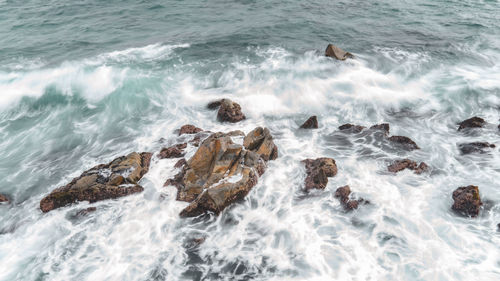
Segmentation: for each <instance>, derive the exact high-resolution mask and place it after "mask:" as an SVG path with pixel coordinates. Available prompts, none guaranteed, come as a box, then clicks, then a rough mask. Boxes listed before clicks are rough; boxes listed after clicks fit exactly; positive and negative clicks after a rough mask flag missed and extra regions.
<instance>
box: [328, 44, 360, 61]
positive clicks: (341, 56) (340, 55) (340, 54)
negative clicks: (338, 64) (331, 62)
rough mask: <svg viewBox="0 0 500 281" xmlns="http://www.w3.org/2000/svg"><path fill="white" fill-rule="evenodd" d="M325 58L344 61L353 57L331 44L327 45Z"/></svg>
mask: <svg viewBox="0 0 500 281" xmlns="http://www.w3.org/2000/svg"><path fill="white" fill-rule="evenodd" d="M325 56H327V57H331V58H335V59H338V60H345V59H347V58H353V57H354V56H353V55H352V54H351V53H349V52H346V51H344V50H342V49H340V48H339V47H337V46H335V45H333V44H328V46H327V47H326V50H325Z"/></svg>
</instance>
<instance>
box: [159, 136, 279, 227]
mask: <svg viewBox="0 0 500 281" xmlns="http://www.w3.org/2000/svg"><path fill="white" fill-rule="evenodd" d="M232 135H239V132H237V131H235V132H230V133H228V134H224V133H215V134H212V135H211V136H209V137H208V138H207V139H205V140H204V141H203V142H201V143H200V146H199V148H198V150H197V151H196V152H195V154H194V155H193V157H191V159H189V160H188V161H187V162H186V164H185V165H184V166H183V168H182V170H181V172H180V173H178V174H177V175H176V176H175V177H174V178H173V179H169V180H168V181H167V182H166V183H165V185H174V186H176V187H177V190H178V192H177V200H180V201H187V202H190V203H191V204H190V205H189V206H187V207H186V208H185V209H184V210H183V211H182V212H181V213H180V215H181V216H182V217H193V216H198V215H200V214H203V213H206V212H213V213H215V214H219V213H220V212H221V211H222V210H223V209H224V208H226V207H227V206H229V205H230V204H231V203H233V202H235V201H237V200H240V199H242V198H243V197H245V196H246V194H248V192H249V191H250V190H251V189H252V187H253V186H254V185H255V184H256V183H257V179H258V176H259V175H261V174H262V173H264V170H265V166H266V164H265V160H264V158H263V157H264V156H268V158H267V159H270V158H271V157H270V156H271V155H272V151H273V148H272V147H274V143H273V142H272V137H271V135H270V134H269V130H267V129H265V128H264V129H263V128H256V129H255V130H253V131H252V132H250V133H249V134H248V135H247V136H246V137H245V139H246V140H247V144H248V146H245V147H244V146H241V145H238V144H235V143H233V141H232V140H231V136H232ZM256 142H259V143H256ZM250 146H251V149H249V148H248V147H250ZM276 150H277V149H276ZM269 151H270V152H269Z"/></svg>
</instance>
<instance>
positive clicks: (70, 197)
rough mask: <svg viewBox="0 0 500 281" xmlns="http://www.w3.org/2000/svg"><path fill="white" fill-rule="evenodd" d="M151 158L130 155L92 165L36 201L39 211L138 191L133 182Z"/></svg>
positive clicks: (142, 173)
mask: <svg viewBox="0 0 500 281" xmlns="http://www.w3.org/2000/svg"><path fill="white" fill-rule="evenodd" d="M151 156H152V154H151V153H149V152H143V153H136V152H133V153H130V154H129V155H127V156H122V157H118V158H116V159H114V160H113V161H111V162H110V163H108V164H101V165H98V166H95V167H93V168H92V169H90V170H87V171H85V172H83V174H82V175H80V176H79V177H77V178H74V179H73V180H72V181H71V182H70V183H68V184H67V185H66V186H62V187H59V188H57V189H55V190H53V191H52V192H51V193H50V194H49V195H47V196H46V197H45V198H43V199H42V201H40V209H41V210H42V211H43V212H44V213H45V212H48V211H51V210H54V209H57V208H60V207H64V206H66V205H69V204H72V203H75V202H79V201H89V202H90V203H93V202H97V201H101V200H105V199H112V198H118V197H122V196H126V195H129V194H133V193H138V192H141V191H143V189H144V188H143V187H142V186H140V185H138V184H137V182H138V181H139V180H140V179H141V178H142V177H143V176H144V174H146V173H147V172H148V170H149V164H150V161H151Z"/></svg>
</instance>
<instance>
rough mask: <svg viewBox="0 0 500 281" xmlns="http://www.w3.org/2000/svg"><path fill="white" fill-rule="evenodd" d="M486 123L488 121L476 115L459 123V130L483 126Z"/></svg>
mask: <svg viewBox="0 0 500 281" xmlns="http://www.w3.org/2000/svg"><path fill="white" fill-rule="evenodd" d="M484 125H486V122H485V121H484V119H483V118H481V117H477V116H474V117H472V118H469V119H467V120H464V121H462V122H460V123H458V130H459V131H461V130H463V129H469V128H482V127H483V126H484Z"/></svg>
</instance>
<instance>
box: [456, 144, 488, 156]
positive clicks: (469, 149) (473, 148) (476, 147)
mask: <svg viewBox="0 0 500 281" xmlns="http://www.w3.org/2000/svg"><path fill="white" fill-rule="evenodd" d="M489 148H495V145H494V144H492V143H488V142H471V143H462V144H459V145H458V149H460V152H461V153H462V154H471V153H486V151H485V149H489Z"/></svg>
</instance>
